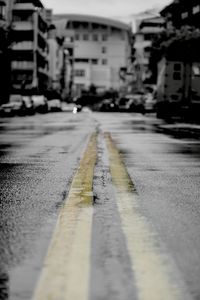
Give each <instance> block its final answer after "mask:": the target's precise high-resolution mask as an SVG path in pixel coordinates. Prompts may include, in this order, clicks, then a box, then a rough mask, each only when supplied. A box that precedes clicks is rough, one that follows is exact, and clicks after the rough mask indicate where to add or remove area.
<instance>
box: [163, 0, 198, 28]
mask: <svg viewBox="0 0 200 300" xmlns="http://www.w3.org/2000/svg"><path fill="white" fill-rule="evenodd" d="M161 15H162V16H163V17H164V18H166V20H167V23H168V25H170V24H172V25H173V26H175V27H176V28H180V27H182V26H184V25H189V26H194V27H196V28H200V23H199V17H200V2H199V0H190V1H188V0H174V1H173V2H172V3H171V4H170V5H168V6H166V7H165V8H164V9H163V10H162V11H161Z"/></svg>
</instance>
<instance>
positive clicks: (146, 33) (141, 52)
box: [134, 16, 165, 87]
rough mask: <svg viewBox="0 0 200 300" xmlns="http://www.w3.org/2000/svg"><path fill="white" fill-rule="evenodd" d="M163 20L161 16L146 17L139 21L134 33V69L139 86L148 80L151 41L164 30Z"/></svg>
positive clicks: (149, 76)
mask: <svg viewBox="0 0 200 300" xmlns="http://www.w3.org/2000/svg"><path fill="white" fill-rule="evenodd" d="M164 25H165V21H164V19H163V18H162V17H159V16H158V17H153V18H147V19H144V20H143V21H141V22H140V25H139V26H138V31H137V32H136V33H135V42H134V49H135V62H134V66H135V71H136V73H137V84H138V87H141V86H142V85H143V83H145V82H146V83H148V82H150V78H151V75H152V73H151V68H150V65H149V62H150V60H149V59H150V53H151V47H152V41H153V40H154V38H155V37H156V36H158V34H159V33H161V32H162V31H163V30H164Z"/></svg>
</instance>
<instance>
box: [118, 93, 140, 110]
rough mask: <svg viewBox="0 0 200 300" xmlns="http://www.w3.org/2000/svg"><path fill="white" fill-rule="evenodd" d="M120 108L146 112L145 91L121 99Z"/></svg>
mask: <svg viewBox="0 0 200 300" xmlns="http://www.w3.org/2000/svg"><path fill="white" fill-rule="evenodd" d="M118 109H119V111H122V112H140V113H143V112H144V93H143V92H138V93H134V94H129V95H126V96H124V97H122V98H120V99H119V101H118Z"/></svg>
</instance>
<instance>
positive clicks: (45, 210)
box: [0, 111, 200, 300]
mask: <svg viewBox="0 0 200 300" xmlns="http://www.w3.org/2000/svg"><path fill="white" fill-rule="evenodd" d="M156 123H159V121H158V120H156V119H154V118H153V117H150V116H147V117H145V116H141V115H139V114H125V113H124V114H117V113H116V114H110V113H91V112H89V111H86V112H81V113H79V114H75V115H74V114H71V113H64V112H63V113H52V114H47V115H35V116H31V117H19V118H18V117H16V118H10V119H6V118H5V119H0V168H1V172H0V190H1V201H0V215H1V219H0V299H9V300H22V299H24V300H29V299H31V298H32V294H33V291H34V288H35V285H36V282H37V280H38V277H39V274H40V272H41V269H42V263H43V260H44V257H45V255H46V252H47V248H48V245H49V242H50V239H51V236H52V232H53V230H54V226H55V223H56V220H57V216H58V213H59V209H60V207H61V206H62V204H63V201H64V199H65V198H66V196H67V194H68V192H69V189H70V184H71V182H72V179H73V176H74V174H75V172H76V170H77V168H78V166H79V161H80V158H81V156H82V153H83V151H84V149H85V148H86V145H87V142H88V139H89V137H90V134H91V133H93V132H94V131H97V132H98V133H99V136H100V138H99V146H98V147H99V148H98V161H97V165H96V169H95V176H94V197H95V199H94V200H95V202H94V206H95V212H94V218H93V219H94V222H93V232H92V241H91V245H92V249H94V253H96V254H95V255H92V257H91V274H92V275H91V289H90V300H97V299H101V300H104V299H105V300H114V299H115V300H126V299H127V300H128V299H131V295H135V294H136V292H135V289H136V288H135V286H134V284H132V283H130V278H132V281H133V282H134V274H132V270H131V269H130V267H129V265H130V262H129V258H128V255H127V249H126V246H125V242H124V237H123V234H122V232H121V227H120V221H119V214H118V212H117V210H116V203H115V200H114V194H113V191H112V183H111V178H110V175H109V172H108V162H107V157H106V154H105V150H104V145H103V142H102V138H101V135H102V134H103V133H104V132H110V133H111V135H112V138H113V140H114V142H115V144H116V146H117V148H118V149H119V150H120V152H121V154H122V158H123V160H124V162H125V165H126V167H127V170H128V172H129V175H130V177H131V179H132V181H133V182H134V183H135V186H136V189H137V193H138V196H139V201H140V206H139V210H140V213H141V214H142V215H143V216H144V217H145V218H146V219H147V220H148V222H149V223H150V224H151V226H152V228H153V230H154V231H155V232H156V239H157V241H158V244H160V243H161V244H162V245H163V248H164V249H165V250H164V251H165V252H167V253H169V255H170V259H171V260H172V261H173V263H174V264H175V265H176V268H177V269H178V270H179V272H180V274H181V280H182V281H183V283H184V284H185V288H186V290H187V291H188V292H189V293H190V295H191V299H195V300H196V299H200V234H199V232H200V201H199V199H200V188H199V187H200V142H199V140H197V139H192V138H191V139H190V138H184V139H183V138H182V139H181V138H180V139H179V138H178V137H177V136H176V138H175V137H173V136H169V135H165V134H164V133H160V132H157V130H156V127H155V124H156ZM113 222H114V223H115V224H116V226H115V227H112V224H113ZM102 244H103V245H104V246H102ZM158 247H159V246H158ZM103 257H112V260H111V261H109V263H108V264H105V263H104V262H103ZM119 257H120V263H119V259H118V258H119ZM99 266H101V267H99ZM113 268H114V270H115V272H111V270H113ZM132 281H131V282H132ZM134 299H137V297H136V296H135V298H134ZM160 299H162V298H160ZM55 300H57V299H55ZM169 300H170V299H169Z"/></svg>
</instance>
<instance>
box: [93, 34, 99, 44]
mask: <svg viewBox="0 0 200 300" xmlns="http://www.w3.org/2000/svg"><path fill="white" fill-rule="evenodd" d="M92 39H93V41H95V42H97V41H98V34H93V36H92Z"/></svg>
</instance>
